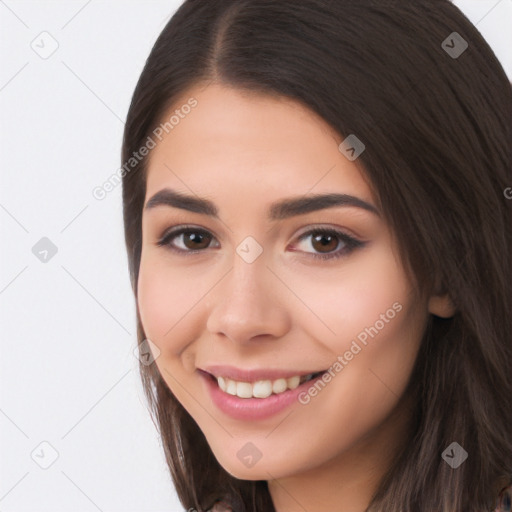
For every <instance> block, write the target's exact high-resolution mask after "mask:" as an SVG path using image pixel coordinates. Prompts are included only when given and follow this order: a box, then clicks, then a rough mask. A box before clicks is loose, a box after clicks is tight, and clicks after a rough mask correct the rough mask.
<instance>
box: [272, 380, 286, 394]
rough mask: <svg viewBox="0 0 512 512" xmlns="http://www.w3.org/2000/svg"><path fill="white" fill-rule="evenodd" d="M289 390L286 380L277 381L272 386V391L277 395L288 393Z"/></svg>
mask: <svg viewBox="0 0 512 512" xmlns="http://www.w3.org/2000/svg"><path fill="white" fill-rule="evenodd" d="M287 388H288V383H287V382H286V379H277V380H275V381H274V382H273V384H272V391H273V392H274V393H276V394H277V393H282V392H283V391H286V389H287Z"/></svg>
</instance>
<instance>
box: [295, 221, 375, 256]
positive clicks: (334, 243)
mask: <svg viewBox="0 0 512 512" xmlns="http://www.w3.org/2000/svg"><path fill="white" fill-rule="evenodd" d="M312 235H314V236H312ZM308 239H309V240H308ZM304 240H308V242H307V243H306V244H305V245H306V247H309V248H313V250H315V251H318V252H316V253H312V256H313V257H314V258H319V259H322V260H327V259H331V258H342V257H343V256H348V255H349V254H350V253H351V252H352V251H354V250H355V249H357V248H358V247H362V246H363V245H364V244H365V242H362V241H361V240H357V239H356V238H354V237H352V236H349V235H347V234H346V233H343V232H342V231H337V230H335V229H328V228H316V229H312V230H310V231H308V232H307V233H304V234H303V235H301V236H300V237H299V241H300V242H303V241H304ZM304 252H309V251H307V250H306V251H304Z"/></svg>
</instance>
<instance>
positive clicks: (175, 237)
mask: <svg viewBox="0 0 512 512" xmlns="http://www.w3.org/2000/svg"><path fill="white" fill-rule="evenodd" d="M212 240H215V238H214V237H213V235H212V234H211V233H210V232H208V231H206V230H204V229H199V228H194V227H181V228H178V229H173V230H171V231H168V232H166V233H165V234H164V235H163V236H162V237H161V238H160V240H158V242H157V245H158V246H159V247H166V248H168V249H170V250H171V251H175V252H178V253H197V252H200V251H202V250H203V249H208V247H209V244H210V243H211V241H212ZM217 247H218V245H217Z"/></svg>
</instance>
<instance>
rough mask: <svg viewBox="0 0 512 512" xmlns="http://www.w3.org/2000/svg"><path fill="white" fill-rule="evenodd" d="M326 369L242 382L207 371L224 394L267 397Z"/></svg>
mask: <svg viewBox="0 0 512 512" xmlns="http://www.w3.org/2000/svg"><path fill="white" fill-rule="evenodd" d="M326 371H327V370H324V371H320V372H315V373H310V374H308V375H301V376H299V375H295V376H292V377H288V378H284V377H282V378H278V379H274V380H270V379H265V380H258V381H255V382H243V381H236V380H233V379H229V378H227V377H222V376H218V377H215V376H214V375H212V374H210V373H207V375H208V376H209V378H210V379H211V380H213V381H215V382H216V383H217V385H218V387H219V388H220V390H221V391H223V392H224V393H226V394H229V395H232V396H237V397H239V398H267V397H269V396H270V395H279V394H281V393H285V392H286V391H288V390H291V389H295V388H297V387H298V386H300V385H301V384H304V383H305V382H308V381H310V380H312V379H316V378H317V377H319V376H321V375H322V374H324V373H325V372H326Z"/></svg>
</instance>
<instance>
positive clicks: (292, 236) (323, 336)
mask: <svg viewBox="0 0 512 512" xmlns="http://www.w3.org/2000/svg"><path fill="white" fill-rule="evenodd" d="M191 96H193V97H195V98H196V99H197V100H198V106H197V107H196V108H195V109H194V110H192V112H191V113H190V114H189V115H188V116H186V117H185V118H184V119H182V120H180V123H179V125H177V126H176V127H175V128H174V129H173V130H172V131H170V132H169V134H168V135H166V136H165V137H164V139H163V140H162V141H161V142H159V143H158V145H157V146H156V147H155V148H154V149H152V150H151V153H150V161H149V167H148V175H147V192H146V201H147V200H148V199H149V198H150V197H152V196H153V194H155V193H156V192H158V191H160V190H161V189H163V188H165V187H169V188H172V189H175V190H177V191H179V192H183V193H186V194H193V195H197V196H200V197H204V198H208V199H210V200H211V201H213V202H214V203H215V205H216V206H217V208H218V209H219V215H220V220H215V219H213V218H211V217H208V216H206V215H201V214H198V213H192V212H187V211H185V210H181V209H177V208H173V207H167V206H160V207H156V208H154V209H152V210H147V211H144V214H143V248H142V257H141V266H140V274H139V281H138V308H139V312H140V315H141V320H142V324H143V327H144V331H145V333H146V336H147V337H148V338H149V339H150V340H151V341H152V342H153V343H154V344H155V345H156V346H157V347H158V349H159V350H160V355H159V357H158V358H157V359H156V361H155V364H157V366H158V369H159V371H160V372H161V374H162V376H163V378H164V380H165V382H166V383H167V384H168V386H169V388H170V389H171V391H172V392H173V393H174V394H175V396H176V397H177V398H178V400H179V401H180V402H181V404H183V406H184V407H185V409H186V410H187V411H188V412H189V413H190V415H191V416H192V417H193V418H194V420H195V421H196V422H197V424H198V425H199V427H200V428H201V430H202V431H203V432H204V434H205V436H206V439H207V441H208V443H209V445H210V447H211V449H212V451H213V453H214V455H215V456H216V457H217V459H218V461H219V463H220V464H221V465H222V466H223V467H224V468H225V469H226V471H228V472H229V473H230V474H232V475H234V476H235V477H237V478H240V479H247V480H268V482H269V490H270V492H271V495H272V499H273V501H274V504H275V507H276V510H277V511H278V512H284V511H286V512H295V511H301V512H302V511H304V510H307V511H308V512H316V511H320V510H322V511H324V510H339V507H340V503H342V504H343V510H344V512H346V511H353V512H357V511H363V510H364V509H365V507H366V506H367V505H368V503H369V501H370V498H371V495H372V493H373V492H374V490H375V488H376V485H377V483H378V482H379V480H380V479H381V478H382V476H383V475H384V474H385V472H386V470H387V469H388V467H389V463H390V461H391V457H392V455H393V453H395V451H396V450H397V449H400V448H401V441H402V440H403V439H404V438H405V434H406V431H407V428H408V421H409V419H410V410H411V409H410V407H408V405H410V404H407V403H406V401H405V400H402V398H403V394H404V390H405V388H406V386H407V383H408V381H409V379H410V376H411V371H412V368H413V364H414V361H415V358H416V355H417V352H418V349H419V345H420V340H421V337H422V334H423V331H424V329H425V326H426V322H427V319H428V316H429V314H436V315H438V316H443V317H448V316H451V315H452V314H453V309H452V306H451V303H450V300H449V298H448V297H438V296H431V297H423V298H421V297H420V294H418V293H417V290H416V289H415V287H414V284H413V283H410V282H409V280H408V279H407V278H406V274H405V272H404V269H403V268H402V266H401V264H400V260H399V258H398V249H397V247H396V245H395V243H394V238H393V236H392V233H391V232H390V230H389V229H388V225H387V223H386V222H385V220H384V219H383V218H382V217H379V216H378V215H375V214H373V213H371V212H368V211H366V210H363V209H361V208H357V207H347V206H336V207H331V208H327V209H323V210H319V211H316V212H311V213H308V214H305V215H300V216H296V217H292V218H288V219H285V220H279V221H269V220H268V219H267V218H266V216H267V210H268V208H269V205H270V204H271V203H273V202H274V201H278V200H281V199H284V198H289V197H292V196H303V195H305V194H321V193H333V192H339V193H345V194H351V195H354V196H356V197H359V198H361V199H363V200H365V201H367V202H370V203H372V204H373V205H375V206H376V207H378V203H377V199H376V198H375V197H374V196H373V195H372V192H371V188H370V186H369V184H368V182H367V180H366V179H365V178H364V175H363V173H362V171H361V167H360V164H359V162H358V161H357V160H355V161H352V162H351V161H349V160H348V159H347V158H345V156H344V155H343V154H342V153H341V152H340V151H339V149H338V145H339V144H340V143H341V142H342V140H343V137H341V136H340V135H339V134H337V133H336V132H335V131H334V130H333V129H332V128H330V126H329V125H328V124H326V122H325V121H323V120H322V119H321V118H320V117H318V116H317V115H316V114H314V113H313V112H311V111H310V110H308V109H307V108H305V107H303V106H301V105H300V104H298V103H296V102H294V101H292V100H289V99H285V98H278V97H270V96H264V95H260V94H248V93H242V92H241V91H239V90H236V89H233V88H229V87H226V86H221V85H217V84H211V85H209V86H208V87H206V88H205V87H199V86H196V87H194V88H192V89H190V90H189V91H187V92H186V94H184V95H183V96H182V98H180V100H179V101H177V102H176V104H175V105H174V106H173V108H172V109H170V112H172V111H173V110H174V109H175V108H179V106H180V105H182V104H184V103H185V102H186V100H187V99H188V98H189V97H191ZM182 224H192V225H193V226H194V227H197V228H202V229H205V230H207V231H208V232H210V233H211V234H212V237H213V238H212V241H211V245H210V246H209V247H208V245H207V244H208V242H207V241H206V243H205V244H204V245H203V247H205V246H206V247H207V248H203V249H201V250H202V251H203V252H202V253H199V254H186V253H182V254H178V253H175V252H172V251H171V250H170V249H169V248H166V247H159V246H158V245H157V242H158V240H159V239H160V237H161V236H162V235H163V234H164V232H165V231H166V230H168V229H169V228H171V227H173V226H179V225H182ZM318 227H327V228H334V229H336V230H338V231H342V232H346V233H348V234H350V235H352V236H355V237H356V238H358V239H359V240H363V241H365V242H366V244H365V245H364V246H363V247H359V248H356V249H354V250H353V251H352V252H350V253H347V254H345V256H344V257H342V258H339V259H331V260H317V259H314V257H313V254H315V253H316V254H318V253H321V252H320V251H321V250H322V249H321V246H320V245H319V244H318V243H317V244H314V243H313V242H314V238H313V236H311V235H310V236H309V237H307V238H306V239H303V240H302V241H300V240H299V237H300V235H302V234H303V233H305V232H306V231H309V228H318ZM247 236H252V237H253V238H254V239H256V240H257V242H258V243H259V244H260V245H261V247H262V248H263V253H262V254H261V255H260V256H259V257H258V258H257V259H256V260H255V261H254V262H253V263H250V264H249V263H247V262H246V261H244V260H243V259H242V258H241V257H239V255H238V254H237V253H236V248H237V246H238V245H239V244H240V243H241V242H242V240H244V239H245V238H246V237H247ZM337 240H338V239H335V240H334V242H333V244H332V245H331V246H330V247H331V249H330V250H331V252H336V250H338V247H343V241H340V242H339V244H340V245H339V246H338V247H337V246H336V242H337ZM172 242H173V243H174V244H175V245H176V246H178V248H182V249H183V250H184V251H186V250H189V251H190V250H191V249H190V248H193V247H194V245H191V244H190V242H189V244H188V246H187V245H184V243H185V242H184V238H183V237H182V236H178V237H176V238H175V239H174V240H173V241H172ZM187 247H189V248H188V249H187ZM292 249H294V250H292ZM328 250H329V249H328ZM396 302H398V303H400V304H401V305H402V309H401V311H400V312H399V313H397V314H396V316H395V317H394V318H393V319H392V320H389V322H387V323H386V324H385V327H384V328H383V329H382V330H380V331H379V333H378V335H377V336H375V337H374V338H373V339H372V338H369V341H368V344H367V345H366V346H364V348H363V349H362V350H361V351H360V352H359V353H358V354H357V356H354V358H353V359H352V360H351V361H349V362H348V364H347V365H346V366H345V367H344V368H343V370H342V371H341V372H340V374H339V375H337V376H336V377H335V378H333V379H332V381H331V382H330V383H329V384H328V385H327V386H326V387H325V388H324V389H323V390H322V391H321V392H320V393H319V394H318V396H316V397H314V398H313V399H311V401H310V403H308V404H307V405H302V404H300V403H294V404H293V405H292V406H291V407H289V408H288V409H286V410H285V411H283V412H281V413H279V414H277V415H275V416H273V417H271V418H269V419H266V420H259V421H252V422H245V421H240V420H235V419H233V418H231V417H229V416H227V415H225V414H224V413H222V412H221V411H219V410H218V409H217V408H216V407H215V405H214V404H213V403H212V402H211V400H210V398H209V396H208V395H207V394H206V392H205V387H204V385H203V384H204V383H203V381H202V379H201V378H200V376H199V375H198V372H197V367H202V366H204V365H206V364H213V363H217V364H229V365H232V366H235V367H239V368H248V369H251V368H279V369H294V370H298V371H301V372H302V371H306V372H307V371H318V370H323V369H326V368H329V367H331V366H332V365H333V363H334V362H335V361H336V360H337V357H338V355H342V354H344V353H345V352H346V351H347V350H348V349H349V348H350V345H351V342H352V340H354V339H355V337H356V336H357V335H358V334H359V333H360V332H362V331H363V330H364V329H365V327H369V326H372V325H374V324H375V322H376V321H377V320H379V318H381V314H383V313H385V312H386V311H387V310H388V309H389V308H391V307H392V305H393V304H394V303H396ZM247 442H252V443H253V444H254V445H256V446H257V448H258V450H259V451H260V452H261V453H262V458H261V459H260V460H259V461H258V462H257V463H256V464H255V465H254V466H253V467H252V468H247V467H246V466H245V465H244V464H242V463H241V461H240V460H239V459H238V457H237V452H238V451H239V450H240V449H241V448H242V447H243V446H244V445H245V444H246V443H247Z"/></svg>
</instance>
